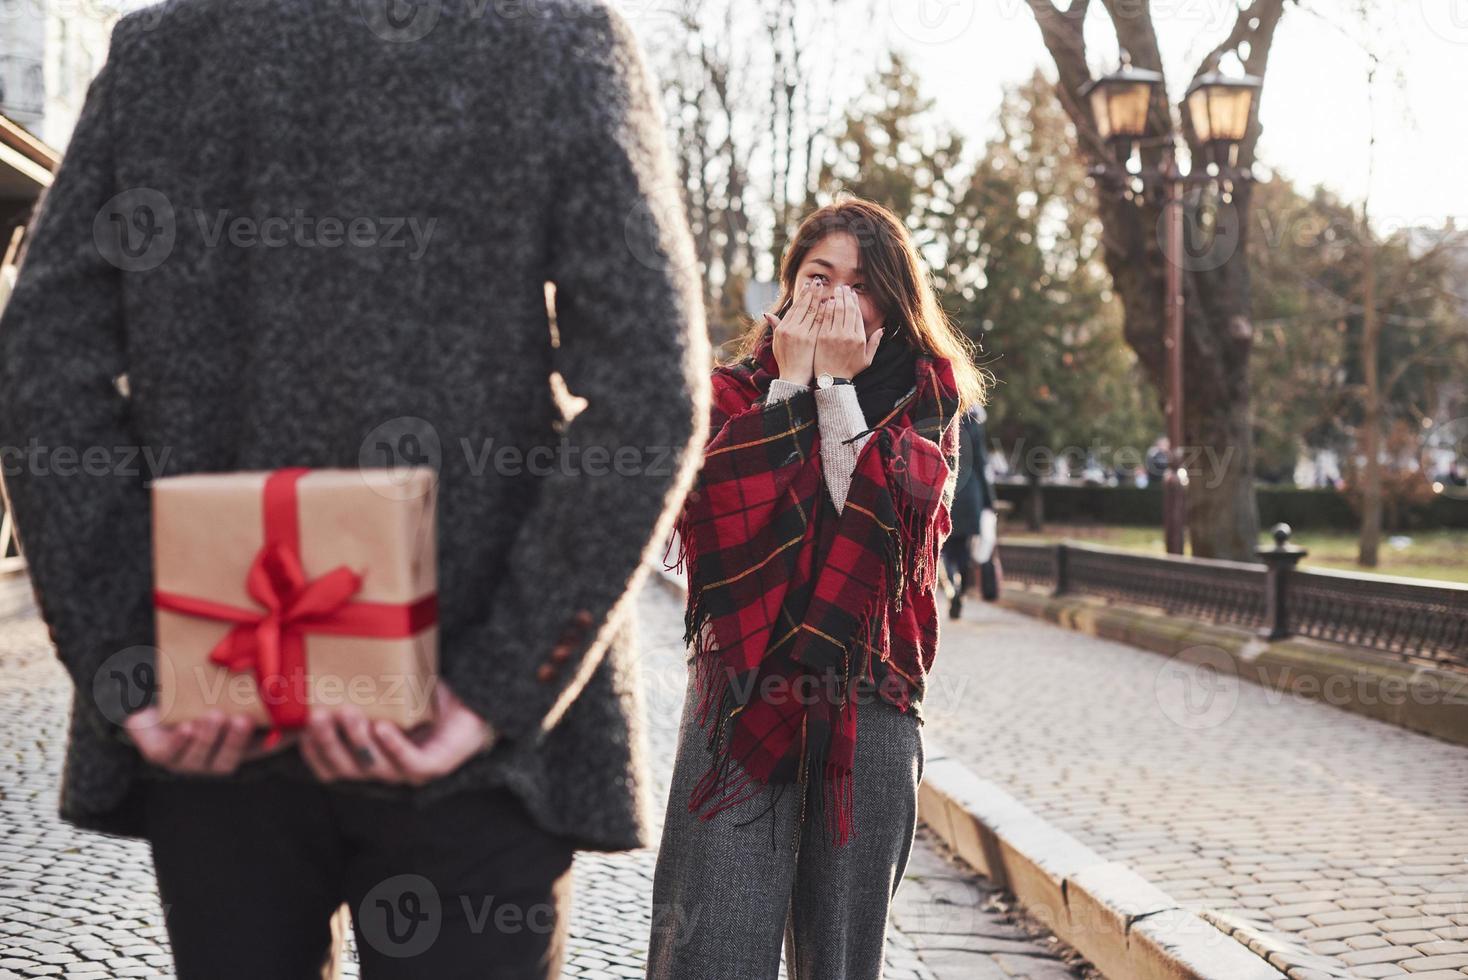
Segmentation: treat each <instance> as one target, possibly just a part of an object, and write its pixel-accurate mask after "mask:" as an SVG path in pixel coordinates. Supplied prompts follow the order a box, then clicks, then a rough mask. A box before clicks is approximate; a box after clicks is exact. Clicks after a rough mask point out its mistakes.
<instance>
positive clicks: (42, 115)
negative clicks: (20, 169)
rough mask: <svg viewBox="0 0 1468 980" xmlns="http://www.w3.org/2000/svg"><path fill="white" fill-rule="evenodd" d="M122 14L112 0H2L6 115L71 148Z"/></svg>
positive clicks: (0, 99) (1, 79)
mask: <svg viewBox="0 0 1468 980" xmlns="http://www.w3.org/2000/svg"><path fill="white" fill-rule="evenodd" d="M118 16H119V9H118V6H117V5H116V4H115V3H113V2H110V0H0V113H3V114H4V115H5V116H7V117H8V118H10V119H11V120H13V121H15V122H17V123H19V124H20V125H21V126H23V127H25V129H26V130H27V131H29V132H30V133H31V135H33V136H35V137H36V138H38V139H40V140H41V141H42V142H44V143H46V144H48V145H49V146H52V147H55V148H56V149H58V150H62V149H65V147H66V143H67V141H68V140H70V139H71V131H72V129H73V128H74V127H75V126H76V120H77V116H78V115H79V114H80V112H81V108H82V102H83V100H84V99H85V98H86V94H87V86H88V85H89V84H91V81H92V76H94V75H96V74H97V71H98V69H100V68H101V67H102V62H103V61H104V60H106V58H107V42H108V39H109V38H110V37H111V36H112V26H113V25H114V24H115V23H117V18H118Z"/></svg>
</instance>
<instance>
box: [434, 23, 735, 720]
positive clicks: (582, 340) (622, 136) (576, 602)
mask: <svg viewBox="0 0 1468 980" xmlns="http://www.w3.org/2000/svg"><path fill="white" fill-rule="evenodd" d="M560 28H561V30H563V31H564V33H566V34H567V35H568V36H566V37H562V38H560V39H559V40H560V41H561V42H563V43H562V44H561V45H560V53H559V54H558V55H557V57H559V58H560V59H561V60H562V64H561V71H559V72H556V73H553V74H552V76H551V77H556V78H558V80H559V90H558V91H557V92H556V93H555V94H554V95H553V97H552V104H553V106H554V112H553V114H552V116H551V117H550V118H549V119H547V121H546V122H547V126H548V127H549V128H550V130H551V131H553V133H554V134H555V136H554V138H555V139H557V140H559V141H560V143H559V145H558V147H557V150H558V153H557V155H558V157H559V163H558V165H557V166H558V169H557V173H556V175H555V188H554V190H553V194H552V197H551V202H550V206H551V208H552V209H553V213H552V216H551V228H550V241H549V256H548V262H549V265H548V274H549V277H550V279H551V280H552V281H553V282H554V283H555V287H556V289H555V297H556V298H555V312H556V325H557V331H558V334H559V349H558V350H557V353H556V358H557V362H556V366H557V367H558V369H559V370H560V372H561V374H562V376H563V377H564V378H565V381H566V385H567V387H568V388H569V389H570V390H571V391H572V393H574V394H575V395H578V396H580V397H582V398H585V399H586V402H587V404H586V407H585V408H584V409H583V410H582V411H581V412H580V413H578V414H577V415H576V416H575V418H574V419H572V420H571V422H570V424H569V425H568V426H567V427H566V430H565V433H564V438H565V439H566V441H567V443H568V444H569V446H570V447H571V448H572V449H574V450H575V452H574V454H573V455H572V456H571V458H573V459H578V460H583V461H584V465H582V466H577V467H574V468H570V469H564V470H563V468H559V467H557V468H554V471H553V472H551V473H549V474H547V475H545V476H543V477H539V478H538V481H537V488H536V499H535V501H534V503H533V504H532V506H531V509H530V511H529V515H528V518H527V519H526V520H525V522H524V525H523V527H522V529H521V531H520V533H519V535H518V536H517V538H516V539H515V541H514V543H513V544H512V546H511V548H510V552H509V554H508V555H507V556H506V566H505V567H506V569H507V571H506V574H505V577H504V579H503V580H502V582H501V584H500V586H499V588H497V590H496V591H495V594H494V595H492V596H489V597H486V610H485V614H484V616H483V618H482V620H481V621H480V622H479V624H478V625H477V627H476V628H471V629H470V630H467V631H466V635H463V636H459V637H456V638H455V642H458V643H461V644H464V645H465V646H466V648H467V649H466V652H470V651H472V652H470V655H468V656H463V657H459V658H458V659H457V660H456V661H455V662H454V667H453V669H452V671H449V670H447V669H446V672H445V680H446V681H447V682H448V684H449V686H450V687H451V688H452V689H453V690H454V692H455V693H456V694H458V695H459V697H460V698H461V699H462V700H463V701H464V703H465V704H466V705H468V706H469V707H470V708H471V709H472V710H474V711H475V712H476V713H478V714H479V715H480V716H482V717H483V718H484V719H486V720H487V721H488V722H489V723H490V725H491V726H492V727H493V728H494V729H496V730H497V731H498V732H499V734H500V736H501V737H502V738H509V739H519V740H527V741H531V742H534V741H539V740H540V739H542V738H543V737H544V735H545V734H546V733H547V732H548V731H550V730H551V729H552V728H553V727H554V726H555V725H556V724H557V723H558V722H559V721H560V720H561V719H562V717H563V716H564V714H565V711H566V709H567V708H568V707H569V706H570V705H571V703H572V702H573V701H574V700H575V698H576V697H577V696H578V695H579V694H580V692H581V691H582V689H583V688H584V686H585V684H586V682H587V680H588V679H589V678H590V677H591V675H592V673H593V671H594V670H595V669H596V667H597V665H598V664H599V662H600V661H601V659H602V657H603V655H604V654H605V652H606V646H607V642H608V640H609V638H610V637H611V635H612V633H613V632H614V631H615V629H616V626H617V622H616V621H617V620H618V619H619V617H620V616H621V615H622V614H623V612H624V610H625V608H626V607H627V605H628V600H629V599H630V598H631V596H632V593H633V592H634V591H635V588H636V586H637V585H638V584H640V580H641V577H642V575H643V574H644V573H645V572H646V571H647V567H648V566H647V561H648V560H649V559H651V558H652V557H653V556H652V555H651V552H652V550H653V547H652V545H654V544H655V543H657V542H660V541H662V540H663V539H664V538H665V537H666V536H667V534H668V531H669V529H670V528H671V527H672V522H673V519H674V517H675V516H676V512H677V504H678V502H679V500H681V498H682V495H683V493H684V492H685V491H686V489H687V486H688V484H689V483H690V482H691V480H692V476H693V473H694V471H695V469H696V465H697V461H698V458H697V453H696V448H697V447H698V446H701V445H702V443H703V441H704V436H705V432H704V426H705V425H706V424H707V400H708V369H709V362H710V351H709V344H708V338H707V331H706V328H705V324H704V314H703V306H702V299H701V295H700V290H699V286H698V270H697V267H696V264H695V262H694V259H693V244H692V237H691V235H690V232H689V230H688V224H687V220H686V217H685V215H684V211H683V205H682V201H681V198H680V197H679V196H678V192H677V180H676V177H675V174H674V171H673V166H672V159H671V154H670V153H669V151H668V148H667V145H666V142H665V137H664V131H663V124H662V117H661V111H660V109H659V106H658V100H657V93H656V89H655V87H654V85H653V81H652V79H651V77H650V75H649V73H648V69H647V67H646V65H645V63H644V60H643V57H642V54H641V51H640V50H639V48H638V45H637V42H636V40H635V38H634V36H633V34H632V32H631V30H630V28H629V27H628V25H627V23H626V22H625V20H624V19H623V18H622V16H621V15H620V14H617V13H616V12H615V11H614V10H611V9H609V8H608V7H607V6H606V5H605V4H604V3H596V4H592V5H589V7H588V9H587V10H586V11H584V12H583V13H582V14H581V15H580V16H577V17H574V18H569V19H567V20H566V21H565V22H563V23H562V24H561V25H560ZM652 379H656V383H651V380H652ZM588 450H591V451H592V452H591V454H590V455H588V452H587V451H588ZM598 456H602V457H604V459H603V462H604V463H605V465H601V464H595V466H594V464H593V462H592V460H594V459H596V458H597V457H598ZM593 467H594V468H593Z"/></svg>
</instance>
